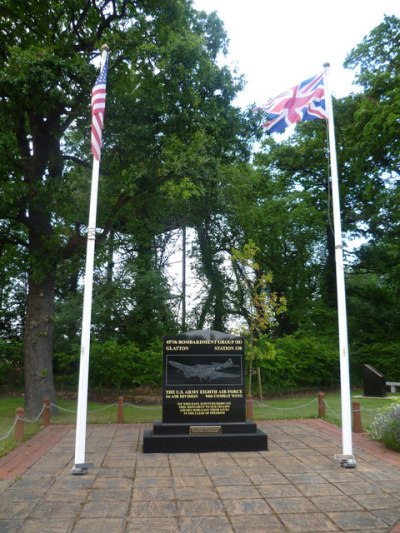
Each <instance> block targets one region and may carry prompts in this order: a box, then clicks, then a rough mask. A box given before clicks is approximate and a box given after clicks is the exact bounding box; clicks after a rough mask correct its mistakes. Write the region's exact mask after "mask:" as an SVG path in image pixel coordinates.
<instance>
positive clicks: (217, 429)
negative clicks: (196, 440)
mask: <svg viewBox="0 0 400 533" xmlns="http://www.w3.org/2000/svg"><path fill="white" fill-rule="evenodd" d="M210 433H222V427H221V426H190V428H189V434H190V435H209V434H210Z"/></svg>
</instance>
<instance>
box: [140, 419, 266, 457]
mask: <svg viewBox="0 0 400 533" xmlns="http://www.w3.org/2000/svg"><path fill="white" fill-rule="evenodd" d="M265 450H268V437H267V435H266V434H265V433H264V432H263V431H261V430H260V429H257V425H256V424H255V423H254V422H251V421H246V422H232V423H221V424H218V423H207V424H206V423H200V424H199V423H193V424H180V423H176V424H173V423H172V424H171V423H162V422H155V423H154V425H153V429H147V430H145V432H144V437H143V453H199V452H254V451H265Z"/></svg>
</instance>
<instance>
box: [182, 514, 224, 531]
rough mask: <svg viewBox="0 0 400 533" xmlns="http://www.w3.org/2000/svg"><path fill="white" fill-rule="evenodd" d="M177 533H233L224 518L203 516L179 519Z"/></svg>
mask: <svg viewBox="0 0 400 533" xmlns="http://www.w3.org/2000/svg"><path fill="white" fill-rule="evenodd" d="M176 531H177V530H175V532H176ZM175 532H174V533H175ZM179 533H233V530H232V528H231V526H230V524H229V521H228V519H227V518H226V517H225V516H212V517H210V516H203V517H190V518H188V517H185V518H181V519H180V529H179Z"/></svg>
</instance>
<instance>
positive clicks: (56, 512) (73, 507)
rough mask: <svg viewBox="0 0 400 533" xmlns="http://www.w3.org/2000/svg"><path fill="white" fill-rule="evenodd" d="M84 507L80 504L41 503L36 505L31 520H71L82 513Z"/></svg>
mask: <svg viewBox="0 0 400 533" xmlns="http://www.w3.org/2000/svg"><path fill="white" fill-rule="evenodd" d="M81 508H82V505H81V504H80V503H78V502H68V501H64V502H41V503H39V504H37V505H36V507H35V508H34V510H33V511H32V513H31V515H30V518H40V519H42V520H47V519H48V518H55V517H57V518H70V517H75V516H76V515H77V514H78V513H80V511H81Z"/></svg>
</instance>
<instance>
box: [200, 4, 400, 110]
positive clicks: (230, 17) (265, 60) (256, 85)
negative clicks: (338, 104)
mask: <svg viewBox="0 0 400 533" xmlns="http://www.w3.org/2000/svg"><path fill="white" fill-rule="evenodd" d="M193 6H194V8H195V9H198V10H204V11H206V12H207V13H210V12H211V11H217V13H218V16H219V18H220V19H222V20H223V22H224V25H225V29H226V31H227V34H228V38H229V39H230V45H229V56H228V57H227V58H225V59H224V60H223V62H224V63H225V64H228V65H230V66H232V67H233V66H236V67H237V68H238V71H239V72H240V73H242V74H244V75H245V78H246V80H247V85H246V88H245V90H244V91H242V93H240V95H239V96H238V98H237V99H236V100H235V104H236V105H238V106H240V107H243V108H245V107H247V106H248V105H250V104H253V103H255V104H257V105H260V104H263V103H264V102H266V101H267V100H268V99H269V98H273V97H274V96H277V95H278V94H280V93H281V92H283V91H285V90H287V89H289V88H291V87H293V86H295V85H297V84H298V83H299V82H301V81H303V80H306V79H307V78H310V77H311V76H314V75H315V74H318V73H319V72H321V71H322V70H323V64H324V63H326V62H329V63H330V65H331V66H330V76H329V78H330V87H331V91H332V94H333V95H334V96H336V97H338V98H340V97H343V96H346V95H348V94H350V92H352V91H353V92H354V91H356V90H357V89H356V87H355V86H353V85H352V82H353V79H354V75H353V73H352V72H351V71H349V70H346V69H344V68H343V67H342V65H343V62H344V60H345V58H346V56H347V54H348V53H349V52H350V51H351V50H352V49H353V48H354V47H355V46H356V45H357V44H359V43H361V41H362V40H363V38H364V37H365V36H366V35H367V34H368V33H369V32H370V31H371V30H372V29H373V28H375V27H376V26H378V25H379V24H380V23H381V22H382V21H383V17H384V15H385V14H386V15H396V16H397V17H400V1H399V0H334V1H333V0H332V1H331V2H327V1H326V0H302V1H299V0H279V1H278V0H275V1H271V0H245V1H240V0H194V2H193Z"/></svg>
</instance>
